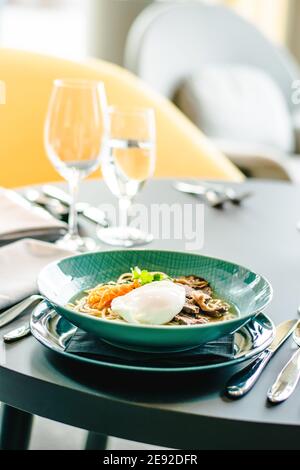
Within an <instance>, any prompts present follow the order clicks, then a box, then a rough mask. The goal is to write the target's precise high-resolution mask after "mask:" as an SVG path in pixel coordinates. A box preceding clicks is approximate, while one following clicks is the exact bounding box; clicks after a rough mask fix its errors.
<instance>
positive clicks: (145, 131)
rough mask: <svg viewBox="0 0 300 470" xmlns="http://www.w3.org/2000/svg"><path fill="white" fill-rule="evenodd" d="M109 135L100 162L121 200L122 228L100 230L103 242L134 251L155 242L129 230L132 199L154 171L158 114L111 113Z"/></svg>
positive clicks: (113, 110)
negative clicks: (138, 247) (156, 116)
mask: <svg viewBox="0 0 300 470" xmlns="http://www.w3.org/2000/svg"><path fill="white" fill-rule="evenodd" d="M108 116H109V131H108V141H107V149H106V152H105V153H104V154H103V155H102V158H101V169H102V174H103V178H104V180H105V182H106V184H107V186H108V187H109V189H110V190H111V192H112V193H113V194H114V195H115V196H116V197H117V198H118V200H119V226H117V227H111V228H107V229H103V230H102V229H100V228H99V229H98V231H97V234H98V237H99V239H100V240H101V241H103V242H104V243H107V244H109V245H115V246H123V247H131V246H135V245H143V244H146V243H149V242H151V241H152V240H153V236H152V235H151V234H148V233H144V232H142V231H141V230H139V229H137V228H134V227H130V226H129V212H130V207H131V204H132V201H133V199H134V198H135V196H136V195H137V194H138V192H139V191H140V190H141V188H142V187H143V186H144V184H145V182H146V181H147V179H148V178H150V177H151V176H152V175H153V173H154V169H155V157H156V149H155V140H156V132H155V114H154V110H153V109H150V108H130V109H121V108H118V107H110V108H109V110H108Z"/></svg>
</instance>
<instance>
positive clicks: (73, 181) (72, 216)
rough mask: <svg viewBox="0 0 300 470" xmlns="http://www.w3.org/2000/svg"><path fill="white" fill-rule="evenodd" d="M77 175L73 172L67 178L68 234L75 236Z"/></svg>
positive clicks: (76, 234) (76, 222)
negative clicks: (68, 194) (68, 203)
mask: <svg viewBox="0 0 300 470" xmlns="http://www.w3.org/2000/svg"><path fill="white" fill-rule="evenodd" d="M78 186H79V175H78V174H77V173H74V174H73V175H72V178H70V180H69V190H70V196H71V204H70V208H69V236H70V237H72V238H75V237H77V236H78V214H77V210H76V205H77V197H78Z"/></svg>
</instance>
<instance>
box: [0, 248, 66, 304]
mask: <svg viewBox="0 0 300 470" xmlns="http://www.w3.org/2000/svg"><path fill="white" fill-rule="evenodd" d="M73 254H74V253H72V252H71V251H66V250H62V249H61V248H59V247H57V246H56V245H53V244H51V243H46V242H42V241H38V240H31V239H24V240H20V241H18V242H15V243H11V244H10V245H6V246H4V247H2V248H0V310H1V309H4V308H8V307H10V306H11V305H13V304H15V303H17V302H19V301H20V300H23V299H25V297H28V296H30V295H32V294H36V293H37V292H38V288H37V276H38V274H39V272H40V271H41V269H42V268H43V267H44V266H46V265H47V264H48V263H51V262H52V261H56V260H59V259H62V258H66V257H68V256H72V255H73Z"/></svg>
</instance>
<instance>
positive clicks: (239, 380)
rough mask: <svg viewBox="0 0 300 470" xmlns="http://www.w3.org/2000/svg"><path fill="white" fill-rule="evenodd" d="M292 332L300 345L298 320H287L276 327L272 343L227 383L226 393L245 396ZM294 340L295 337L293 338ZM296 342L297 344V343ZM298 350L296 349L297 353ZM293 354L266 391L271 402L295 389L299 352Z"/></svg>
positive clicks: (235, 396) (299, 365) (277, 400)
mask: <svg viewBox="0 0 300 470" xmlns="http://www.w3.org/2000/svg"><path fill="white" fill-rule="evenodd" d="M293 333H294V339H295V338H297V341H298V343H299V345H300V322H299V321H298V320H288V321H286V322H283V323H281V324H280V325H279V326H278V327H277V328H276V335H275V338H274V340H273V342H272V344H271V345H270V346H269V347H268V348H267V349H266V350H265V351H263V352H262V353H261V354H260V355H259V356H258V357H257V358H256V359H255V360H254V361H253V362H252V363H251V364H249V365H248V366H247V367H245V368H244V369H243V370H242V371H240V372H238V373H237V374H235V375H234V376H233V377H232V378H231V379H230V380H229V382H228V383H227V386H226V394H227V396H229V397H230V398H233V399H237V398H242V397H243V396H245V395H246V394H247V393H248V392H249V391H250V390H251V389H252V388H253V386H254V385H255V383H256V382H257V380H258V379H259V377H260V375H261V373H262V372H263V370H264V368H265V367H266V365H267V364H268V362H269V361H270V360H271V359H272V357H273V356H274V354H275V353H276V352H277V351H278V349H279V348H280V347H281V346H282V345H283V343H284V342H285V341H286V340H287V339H288V338H289V337H290V336H291V335H292V334H293ZM295 341H296V339H295ZM298 343H297V344H298ZM298 352H299V351H297V353H298ZM297 353H296V354H295V355H294V356H293V358H292V359H291V361H290V362H289V363H288V366H286V368H285V369H284V371H282V373H281V374H280V375H279V376H278V378H277V380H276V382H275V384H274V385H273V387H271V389H270V390H269V392H268V395H267V396H268V399H269V401H271V402H272V403H279V402H280V401H284V400H286V399H287V398H289V396H290V395H291V394H292V392H293V391H294V390H295V388H296V385H297V383H298V381H299V378H300V354H299V355H297ZM284 397H285V398H284Z"/></svg>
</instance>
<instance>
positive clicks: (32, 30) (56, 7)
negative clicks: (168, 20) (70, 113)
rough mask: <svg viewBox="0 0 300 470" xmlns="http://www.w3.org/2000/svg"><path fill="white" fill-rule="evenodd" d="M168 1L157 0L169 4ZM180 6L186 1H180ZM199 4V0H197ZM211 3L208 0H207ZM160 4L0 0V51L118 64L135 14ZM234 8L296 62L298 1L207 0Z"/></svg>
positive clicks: (132, 0)
mask: <svg viewBox="0 0 300 470" xmlns="http://www.w3.org/2000/svg"><path fill="white" fill-rule="evenodd" d="M170 1H172V0H161V2H165V3H166V2H170ZM181 1H182V2H184V1H185V0H181ZM195 1H197V0H195ZM207 1H208V2H209V0H207ZM158 2H159V0H156V1H155V0H0V5H1V7H0V43H1V46H2V47H13V48H18V49H26V50H27V49H28V50H31V51H37V52H42V53H48V54H53V55H56V56H62V57H66V58H76V59H77V58H82V57H84V56H98V57H101V58H103V59H106V60H109V61H112V62H116V63H119V64H120V65H121V64H122V57H123V47H124V40H125V38H126V34H127V32H128V30H129V28H130V25H131V23H132V22H133V20H134V19H135V17H136V16H138V14H139V13H140V12H141V11H142V10H143V9H144V8H145V7H147V6H148V5H149V4H151V3H158ZM210 2H211V3H212V2H213V3H223V4H226V5H228V6H229V7H231V8H232V9H234V10H235V11H236V12H238V13H239V14H240V15H242V16H244V17H245V18H247V19H248V20H249V21H251V22H252V23H254V24H255V25H256V26H257V27H258V28H259V29H261V30H262V31H263V32H264V33H265V34H266V35H267V36H268V37H269V38H270V39H271V40H272V41H275V42H276V43H278V44H281V45H284V46H287V47H288V48H289V49H290V51H291V52H292V53H293V54H294V56H295V57H296V58H297V59H298V60H299V61H300V30H299V28H298V27H297V23H298V19H299V18H300V2H299V0H275V1H274V0H219V2H217V1H216V0H210Z"/></svg>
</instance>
